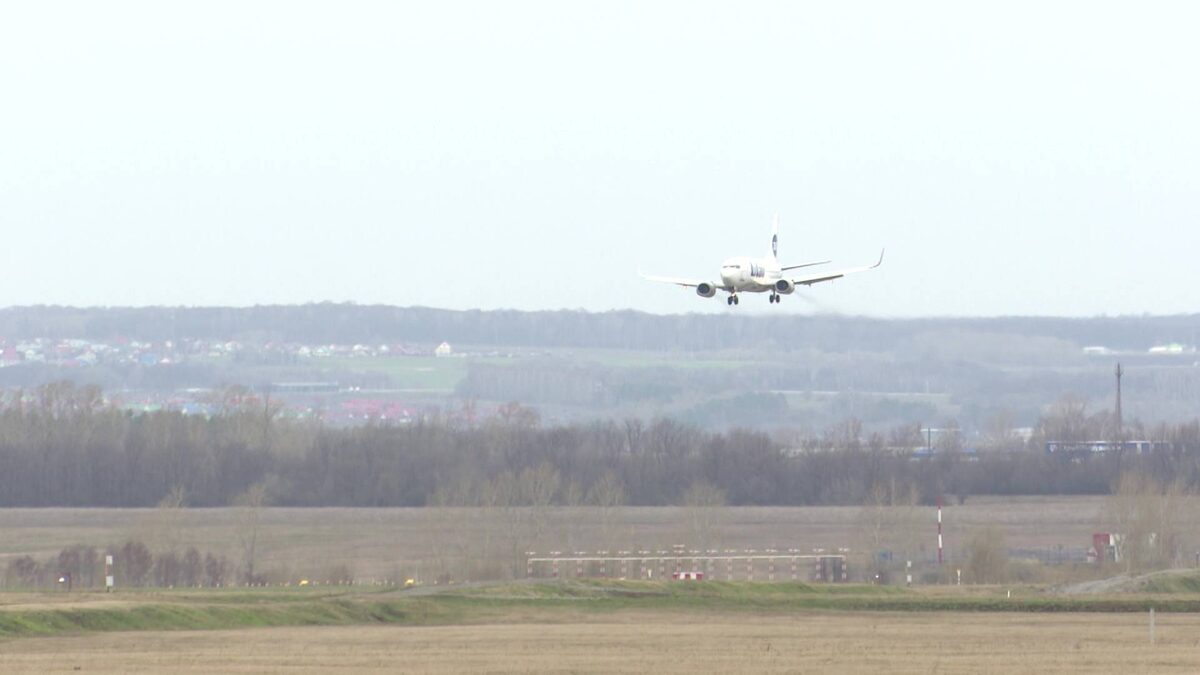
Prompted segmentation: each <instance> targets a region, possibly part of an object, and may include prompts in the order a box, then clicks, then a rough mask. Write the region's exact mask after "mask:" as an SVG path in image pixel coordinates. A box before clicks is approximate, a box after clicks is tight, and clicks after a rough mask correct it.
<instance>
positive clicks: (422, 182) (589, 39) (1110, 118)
mask: <svg viewBox="0 0 1200 675" xmlns="http://www.w3.org/2000/svg"><path fill="white" fill-rule="evenodd" d="M1198 25H1200V9H1196V5H1195V4H1194V3H1132V2H1130V3H1119V4H1109V3H1098V2H1079V3H1048V2H1032V3H1013V2H1002V3H1001V2H997V3H992V4H990V5H983V4H982V3H965V2H947V3H909V2H903V3H897V2H883V3H851V2H815V3H798V2H781V3H746V2H737V3H733V2H728V3H701V2H678V3H674V2H672V3H645V2H631V3H621V2H613V1H612V0H605V1H603V2H595V3H576V2H545V3H528V2H480V3H462V2H414V3H394V2H380V3H363V2H357V3H355V2H337V3H334V2H328V3H300V2H290V1H289V2H257V3H255V2H229V3H220V2H195V3H173V2H146V3H119V2H100V3H97V2H81V3H64V2H11V3H5V4H4V5H0V101H2V105H0V234H2V238H0V266H2V268H3V283H0V306H8V305H24V304H71V305H147V304H171V305H177V304H187V305H192V304H204V305H208V304H221V305H251V304H257V303H300V302H309V301H321V300H334V301H344V300H353V301H356V302H360V303H388V304H398V305H412V304H420V305H430V306H438V307H448V308H476V307H477V308H484V309H492V308H499V307H510V308H518V309H545V308H564V307H565V308H577V307H579V308H586V309H591V310H604V309H610V308H636V309H643V310H648V311H656V312H683V311H706V310H707V311H721V312H724V311H730V310H729V309H728V308H727V307H726V305H725V303H724V302H722V301H720V299H713V300H708V301H705V300H702V299H700V298H698V297H696V296H695V295H694V294H691V293H689V292H688V291H685V290H682V289H676V288H674V287H670V286H659V285H655V284H650V283H648V282H644V281H642V280H640V279H639V278H638V277H637V276H636V272H637V270H639V269H642V270H645V271H648V272H654V273H660V274H671V275H682V276H713V275H714V274H715V271H716V268H717V266H718V265H719V263H720V261H721V259H722V258H724V257H726V256H729V255H736V254H752V255H759V254H761V253H762V252H764V251H765V250H766V246H767V240H768V238H769V230H770V221H771V217H772V214H774V213H775V212H778V213H779V214H780V218H781V223H782V228H783V230H782V234H781V237H780V242H781V244H780V246H781V256H782V257H783V258H785V260H809V259H813V258H824V257H832V258H835V259H836V261H837V262H838V263H841V264H848V265H855V264H860V263H864V262H869V261H870V260H872V259H873V258H874V257H875V256H876V255H877V253H878V249H879V248H880V247H881V246H887V249H888V257H887V261H886V262H885V264H884V266H883V267H882V268H880V269H879V270H877V271H876V272H874V273H870V274H864V275H860V276H858V277H855V278H853V279H848V280H843V281H839V282H835V283H834V284H832V285H827V286H822V287H816V288H814V289H813V290H812V291H811V292H810V295H811V296H812V298H813V299H814V300H815V303H810V302H804V301H802V300H799V299H785V301H784V303H783V304H782V305H780V306H778V307H774V306H770V305H768V304H767V301H766V298H765V296H764V297H752V298H748V299H747V300H746V301H744V302H743V303H742V305H741V306H740V308H738V309H737V310H736V311H739V312H747V311H757V312H767V311H770V312H791V311H810V310H811V309H812V308H813V307H814V306H816V307H819V308H822V309H826V310H836V311H845V312H855V313H864V314H871V315H880V316H898V315H904V316H914V315H950V314H967V315H992V314H1066V315H1092V314H1100V313H1108V314H1122V313H1141V312H1152V313H1167V312H1185V311H1196V310H1198V309H1200V307H1198V306H1197V305H1198V303H1197V298H1198V297H1200V296H1198V288H1197V287H1198V285H1200V284H1198V283H1197V282H1200V266H1198V265H1197V263H1196V255H1197V248H1198V247H1197V244H1198V243H1200V123H1198V122H1197V120H1200V86H1197V67H1198V66H1200V40H1197V39H1196V27H1197V26H1198ZM756 301H759V302H756ZM760 305H761V306H760Z"/></svg>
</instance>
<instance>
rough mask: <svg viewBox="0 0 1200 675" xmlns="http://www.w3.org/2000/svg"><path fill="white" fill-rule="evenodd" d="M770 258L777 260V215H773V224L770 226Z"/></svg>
mask: <svg viewBox="0 0 1200 675" xmlns="http://www.w3.org/2000/svg"><path fill="white" fill-rule="evenodd" d="M771 257H772V258H779V214H778V213H776V214H775V222H774V223H773V224H772V226H771Z"/></svg>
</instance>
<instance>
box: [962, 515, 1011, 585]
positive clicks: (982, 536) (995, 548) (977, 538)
mask: <svg viewBox="0 0 1200 675" xmlns="http://www.w3.org/2000/svg"><path fill="white" fill-rule="evenodd" d="M964 568H965V571H966V576H967V580H968V581H969V582H970V583H974V584H999V583H1003V582H1005V581H1007V580H1008V544H1007V542H1006V540H1005V538H1004V532H1003V531H1001V530H1000V528H997V527H994V526H993V527H988V528H987V529H985V530H983V531H981V532H977V533H976V534H975V535H974V536H973V537H971V541H970V542H969V543H968V544H967V563H966V565H965V566H964Z"/></svg>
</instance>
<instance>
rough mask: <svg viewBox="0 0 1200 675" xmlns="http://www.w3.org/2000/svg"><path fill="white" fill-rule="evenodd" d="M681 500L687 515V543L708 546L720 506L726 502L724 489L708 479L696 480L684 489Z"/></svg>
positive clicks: (702, 547) (702, 546) (704, 547)
mask: <svg viewBox="0 0 1200 675" xmlns="http://www.w3.org/2000/svg"><path fill="white" fill-rule="evenodd" d="M682 502H683V507H684V513H685V514H686V517H687V529H688V532H687V536H688V543H690V544H691V545H692V546H697V547H699V548H701V549H707V548H709V546H711V545H712V540H713V532H714V530H715V529H716V525H717V520H718V518H719V516H720V513H721V511H720V507H722V506H725V504H726V499H725V491H724V490H722V489H720V488H718V487H717V486H715V485H713V484H712V483H709V482H708V481H705V480H697V481H695V482H693V483H692V484H691V485H690V486H688V489H687V490H686V491H684V493H683V500H682Z"/></svg>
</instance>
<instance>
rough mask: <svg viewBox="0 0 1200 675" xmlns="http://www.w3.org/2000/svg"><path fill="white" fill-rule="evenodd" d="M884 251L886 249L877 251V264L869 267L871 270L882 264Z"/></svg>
mask: <svg viewBox="0 0 1200 675" xmlns="http://www.w3.org/2000/svg"><path fill="white" fill-rule="evenodd" d="M885 251H887V249H886V248H881V249H879V262H876V263H875V264H874V265H871V269H875V268H876V267H879V266H880V265H882V264H883V254H884V252H885Z"/></svg>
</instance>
